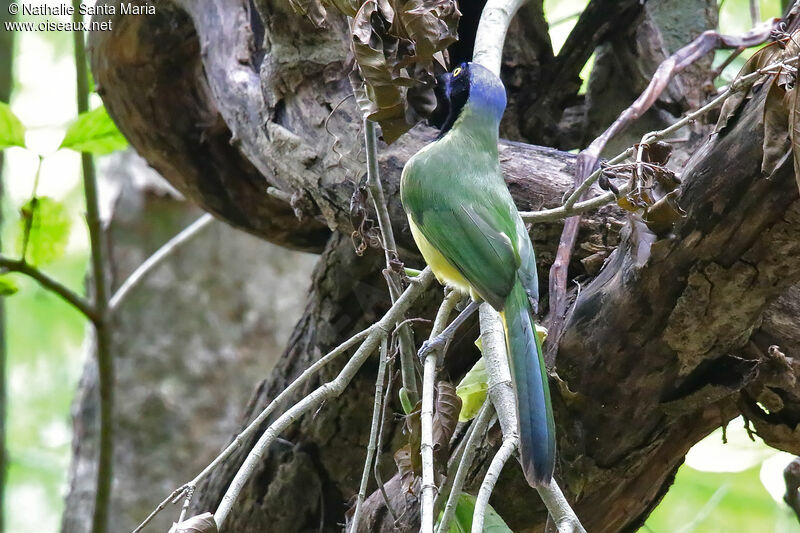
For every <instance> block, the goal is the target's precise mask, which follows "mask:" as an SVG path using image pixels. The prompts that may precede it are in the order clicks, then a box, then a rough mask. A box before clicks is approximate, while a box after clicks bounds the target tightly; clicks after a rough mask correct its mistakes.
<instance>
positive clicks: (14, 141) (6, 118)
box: [0, 102, 25, 150]
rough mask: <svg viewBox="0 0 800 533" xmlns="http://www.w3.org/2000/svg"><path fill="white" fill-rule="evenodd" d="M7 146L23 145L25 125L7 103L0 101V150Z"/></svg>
mask: <svg viewBox="0 0 800 533" xmlns="http://www.w3.org/2000/svg"><path fill="white" fill-rule="evenodd" d="M9 146H25V126H23V125H22V122H20V120H19V118H17V115H15V114H14V113H13V112H12V111H11V107H10V106H9V105H8V104H7V103H5V102H0V150H3V149H5V148H8V147H9Z"/></svg>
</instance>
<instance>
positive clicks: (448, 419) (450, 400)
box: [433, 381, 461, 466]
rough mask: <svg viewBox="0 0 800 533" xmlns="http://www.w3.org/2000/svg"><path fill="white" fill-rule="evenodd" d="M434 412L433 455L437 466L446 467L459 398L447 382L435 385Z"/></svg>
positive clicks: (456, 419)
mask: <svg viewBox="0 0 800 533" xmlns="http://www.w3.org/2000/svg"><path fill="white" fill-rule="evenodd" d="M436 392H437V395H436V406H435V408H436V411H435V413H434V416H433V453H434V457H435V458H436V463H437V464H438V465H439V466H446V465H447V457H448V456H449V454H450V438H451V437H452V436H453V432H454V431H455V430H456V424H457V423H458V413H460V412H461V398H460V397H459V396H458V394H456V388H455V387H454V386H453V385H452V384H451V383H449V382H447V381H440V382H439V383H438V384H437V385H436Z"/></svg>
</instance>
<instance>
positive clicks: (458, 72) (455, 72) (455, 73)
mask: <svg viewBox="0 0 800 533" xmlns="http://www.w3.org/2000/svg"><path fill="white" fill-rule="evenodd" d="M461 70H462V69H461V67H456V68H455V69H453V77H454V78H455V77H456V76H458V75H459V74H461Z"/></svg>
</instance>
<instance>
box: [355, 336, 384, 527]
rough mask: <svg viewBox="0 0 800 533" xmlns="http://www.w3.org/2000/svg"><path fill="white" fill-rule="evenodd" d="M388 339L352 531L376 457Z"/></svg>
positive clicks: (365, 495)
mask: <svg viewBox="0 0 800 533" xmlns="http://www.w3.org/2000/svg"><path fill="white" fill-rule="evenodd" d="M388 352H389V351H388V340H387V337H383V339H381V350H380V361H379V362H378V376H377V377H376V378H375V402H374V405H373V406H372V423H371V424H370V429H369V444H367V458H366V459H365V460H364V471H363V472H362V473H361V485H360V486H359V489H358V496H357V497H356V509H355V511H353V518H352V522H351V526H350V533H356V531H357V530H358V521H359V519H360V518H361V505H362V504H363V503H364V499H365V498H366V497H367V483H368V482H369V472H370V469H371V467H372V461H373V460H374V459H375V450H376V449H377V444H376V443H377V441H378V426H379V425H380V416H381V413H382V412H383V381H384V379H385V377H386V376H385V374H386V360H387V359H388V355H389V353H388Z"/></svg>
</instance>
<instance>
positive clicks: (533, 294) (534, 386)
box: [400, 63, 555, 487]
mask: <svg viewBox="0 0 800 533" xmlns="http://www.w3.org/2000/svg"><path fill="white" fill-rule="evenodd" d="M437 92H438V94H439V95H440V96H441V97H442V98H441V100H442V101H441V102H440V105H444V106H445V112H446V118H445V121H444V125H443V126H442V130H441V133H440V135H439V137H438V138H437V139H436V140H435V141H434V142H432V143H431V144H428V145H427V146H425V147H424V148H422V149H421V150H420V151H419V152H417V153H416V154H415V155H414V156H413V157H411V159H409V160H408V162H407V163H406V165H405V167H404V168H403V173H402V178H401V182H400V183H401V184H400V197H401V199H402V202H403V207H404V209H405V211H406V214H407V215H408V222H409V225H410V227H411V234H412V235H413V237H414V241H415V242H416V243H417V246H418V247H419V250H420V252H421V253H422V256H423V257H424V258H425V261H426V262H427V263H428V265H429V266H430V267H431V269H432V270H433V272H434V274H436V277H437V279H438V280H439V282H440V283H442V284H444V285H449V286H451V287H453V288H455V289H457V290H460V291H462V292H464V293H468V294H470V295H471V296H472V298H473V300H475V301H485V302H487V303H488V304H489V305H491V306H492V307H493V308H494V309H496V310H497V311H499V312H500V315H501V317H502V318H503V324H504V327H505V335H506V346H507V348H508V352H509V360H510V363H511V365H510V366H511V373H512V377H513V381H514V389H515V391H516V397H517V414H518V417H519V432H520V435H519V436H520V456H521V459H522V469H523V471H524V473H525V479H526V480H527V481H528V484H530V485H531V486H532V487H535V486H538V485H542V484H547V483H549V482H550V479H551V478H552V476H553V468H554V464H555V427H554V424H553V414H552V408H551V405H550V391H549V387H548V383H547V371H546V369H545V365H544V360H543V358H542V348H541V345H540V343H539V340H538V338H537V336H536V331H535V328H534V323H533V312H534V309H535V306H536V305H537V302H538V299H539V288H538V280H537V274H536V258H535V256H534V252H533V245H532V244H531V241H530V238H529V236H528V232H527V230H526V229H525V224H524V223H523V222H522V218H521V217H520V215H519V212H518V211H517V207H516V206H515V205H514V202H513V200H512V199H511V194H510V193H509V192H508V188H507V187H506V184H505V181H504V180H503V176H502V174H501V171H500V159H499V156H498V149H497V143H498V136H499V126H500V119H501V118H502V116H503V111H505V107H506V93H505V88H504V87H503V83H502V82H501V81H500V79H499V78H498V77H497V76H495V75H494V74H493V73H492V72H491V71H490V70H488V69H487V68H485V67H483V66H481V65H479V64H477V63H462V64H461V65H460V66H458V67H457V68H455V69H454V70H453V71H452V72H451V73H447V74H444V75H443V76H441V77H440V78H439V87H437Z"/></svg>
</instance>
